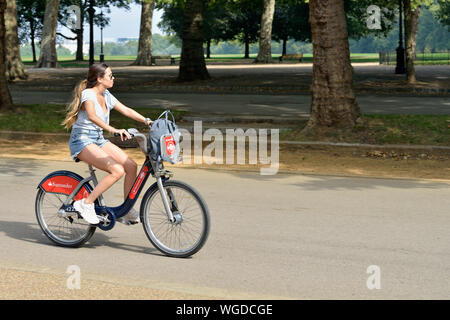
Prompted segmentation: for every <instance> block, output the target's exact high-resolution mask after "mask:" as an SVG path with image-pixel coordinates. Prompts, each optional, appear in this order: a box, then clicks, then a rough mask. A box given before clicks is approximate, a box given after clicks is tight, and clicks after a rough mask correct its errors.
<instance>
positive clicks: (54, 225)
mask: <svg viewBox="0 0 450 320" xmlns="http://www.w3.org/2000/svg"><path fill="white" fill-rule="evenodd" d="M128 132H129V133H130V134H131V135H132V137H134V138H136V140H137V142H138V144H139V147H140V149H141V151H142V152H143V153H144V154H145V156H146V158H145V162H144V164H143V166H142V168H141V170H140V172H139V174H138V176H137V178H136V180H135V182H134V184H133V187H132V188H131V190H130V192H129V194H128V196H127V198H126V200H125V201H124V202H123V203H122V204H121V205H120V206H117V207H108V206H106V204H105V200H104V198H103V196H100V197H99V198H98V199H97V200H96V201H95V211H96V213H97V217H98V218H99V220H100V223H99V224H97V225H91V224H89V223H88V222H86V221H85V220H84V219H83V218H82V217H81V215H80V214H79V213H78V212H77V211H76V210H75V208H74V207H73V203H74V202H75V201H76V200H80V199H83V198H86V197H87V196H88V195H89V193H91V192H92V190H93V187H92V185H91V182H92V183H93V185H94V187H95V186H96V185H97V184H98V181H97V177H96V175H95V170H94V169H93V167H92V165H89V171H90V176H89V177H86V178H83V177H81V176H80V175H78V174H76V173H74V172H71V171H55V172H52V173H50V174H49V175H47V176H46V177H45V178H44V179H42V181H41V182H40V183H39V186H38V192H37V196H36V203H35V210H36V217H37V220H38V223H39V226H40V227H41V229H42V231H43V232H44V234H45V235H46V236H47V237H48V238H49V239H50V240H51V241H53V242H54V243H56V244H58V245H61V246H65V247H79V246H81V245H83V244H84V243H85V242H87V241H88V240H89V239H90V238H91V237H92V236H93V234H94V232H95V230H96V229H97V228H98V229H101V230H103V231H108V230H111V229H112V228H113V227H114V225H115V223H116V221H117V219H118V218H120V217H123V216H124V215H126V214H127V213H128V212H129V211H130V209H131V208H132V207H133V206H134V204H135V203H136V201H137V199H138V197H139V195H140V193H141V191H142V189H143V188H144V185H145V183H146V181H147V179H148V177H149V176H150V175H152V176H153V177H154V178H155V179H156V182H155V183H153V184H152V185H151V186H150V187H149V188H148V189H147V191H146V192H145V194H144V196H143V198H142V201H141V206H140V220H141V222H142V225H143V227H144V232H145V234H146V235H147V237H148V239H149V240H150V242H151V243H152V244H153V245H154V246H155V247H156V248H157V249H158V250H159V251H161V252H162V253H164V254H166V255H168V256H172V257H188V256H191V255H193V254H195V253H196V252H198V251H199V250H200V249H201V248H202V247H203V245H204V244H205V242H206V239H207V238H208V234H209V228H210V218H209V211H208V207H207V205H206V203H205V201H204V200H203V198H202V197H201V195H200V194H199V193H198V191H196V190H195V189H194V188H193V187H191V186H190V185H188V184H187V183H184V182H181V181H176V180H169V179H170V178H171V177H173V173H172V172H170V171H168V170H165V169H164V164H163V162H162V161H160V160H158V161H157V160H154V159H152V157H151V156H150V150H149V144H148V140H147V136H146V135H144V134H142V133H140V132H139V131H138V130H136V129H134V128H132V129H128Z"/></svg>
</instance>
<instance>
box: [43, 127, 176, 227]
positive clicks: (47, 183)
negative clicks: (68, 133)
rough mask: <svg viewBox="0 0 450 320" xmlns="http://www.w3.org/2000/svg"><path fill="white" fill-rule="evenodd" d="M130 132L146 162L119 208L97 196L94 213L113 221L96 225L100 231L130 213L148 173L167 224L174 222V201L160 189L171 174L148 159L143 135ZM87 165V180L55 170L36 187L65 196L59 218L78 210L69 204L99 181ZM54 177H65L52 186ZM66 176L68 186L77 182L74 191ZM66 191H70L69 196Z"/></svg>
mask: <svg viewBox="0 0 450 320" xmlns="http://www.w3.org/2000/svg"><path fill="white" fill-rule="evenodd" d="M131 130H134V131H132V132H133V134H134V137H136V138H138V143H139V146H140V147H141V150H142V151H143V152H144V154H145V156H146V159H145V161H144V164H143V165H142V168H141V170H140V171H139V174H138V175H137V177H136V180H135V181H134V183H133V186H132V188H131V190H130V191H129V193H128V195H127V197H126V199H125V201H124V202H123V203H122V204H121V205H119V206H117V207H108V206H106V203H105V200H104V198H103V195H100V196H99V197H98V199H97V200H96V201H95V211H96V213H97V216H99V218H100V220H101V221H103V222H106V218H105V217H102V214H104V213H107V214H108V215H111V216H112V218H113V219H112V221H110V222H111V224H110V225H109V226H108V227H104V226H103V227H102V226H101V225H100V224H99V225H98V226H99V227H100V228H101V229H103V230H109V229H111V228H112V227H113V226H114V224H115V220H116V219H117V218H120V217H123V216H124V215H126V214H127V213H128V212H129V211H130V210H131V208H133V206H134V204H135V203H136V201H137V199H138V197H139V195H140V193H141V191H142V189H143V187H144V185H145V183H146V181H147V179H148V177H149V175H150V174H151V175H152V176H153V177H155V178H156V182H155V183H156V184H157V186H158V189H159V192H160V194H161V198H162V201H163V204H164V208H165V210H166V213H167V217H168V218H169V220H170V221H172V222H174V221H175V219H174V216H173V213H172V210H171V206H170V202H169V199H168V198H169V197H170V198H173V197H172V196H171V194H170V192H168V193H169V196H168V195H167V194H166V191H165V189H164V186H163V182H164V181H166V180H168V179H169V178H170V177H171V176H172V175H173V174H172V173H171V172H170V171H167V170H164V166H163V163H162V162H160V161H155V160H153V159H152V158H151V156H150V155H149V153H148V150H147V140H146V137H145V136H144V135H143V134H141V133H139V132H138V131H137V130H136V129H129V131H131ZM88 166H89V171H90V176H89V177H87V178H84V179H83V178H82V177H80V176H79V175H78V174H76V173H73V172H70V171H57V172H53V173H51V174H49V175H48V176H47V177H45V178H44V179H43V180H42V181H41V183H40V184H39V187H40V188H42V189H43V190H45V191H47V192H53V193H64V194H68V197H67V199H66V200H65V201H64V203H63V205H62V206H61V208H60V210H59V213H60V214H61V215H63V216H70V215H72V214H76V213H77V211H76V210H75V208H74V207H73V206H72V205H70V203H71V202H72V201H73V200H74V199H78V200H79V199H80V198H83V196H81V195H80V190H83V191H84V192H86V191H89V192H92V190H93V189H92V187H91V185H90V183H89V182H91V181H92V183H93V184H94V188H95V187H96V186H97V184H98V180H97V177H96V175H95V169H94V168H93V167H92V165H91V164H88ZM55 177H64V178H63V179H62V181H56V183H54V182H53V181H54V179H55ZM66 177H69V179H71V180H70V184H73V185H75V183H77V184H76V186H75V187H74V188H73V185H69V184H68V183H67V182H66V180H65V178H66ZM78 181H79V182H78ZM52 182H53V184H52ZM55 186H56V189H57V190H55V189H52V188H54V187H55ZM152 186H153V185H152ZM152 186H151V187H152ZM59 188H63V189H64V190H63V189H59ZM83 188H84V189H83ZM68 191H70V194H69V192H68ZM84 192H83V194H85V193H84ZM84 197H85V196H84ZM171 200H172V199H171ZM173 204H174V203H173Z"/></svg>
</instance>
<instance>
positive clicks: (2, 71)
mask: <svg viewBox="0 0 450 320" xmlns="http://www.w3.org/2000/svg"><path fill="white" fill-rule="evenodd" d="M5 10H6V0H0V110H5V109H10V108H11V107H12V98H11V94H10V92H9V88H8V82H7V80H6V68H5V55H6V53H5Z"/></svg>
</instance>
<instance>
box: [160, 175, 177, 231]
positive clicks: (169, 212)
mask: <svg viewBox="0 0 450 320" xmlns="http://www.w3.org/2000/svg"><path fill="white" fill-rule="evenodd" d="M156 183H157V184H158V189H159V193H160V195H161V198H162V201H163V204H164V209H166V213H167V216H168V218H169V220H170V222H175V218H174V216H173V213H172V210H171V209H170V203H169V199H168V196H167V193H166V189H164V185H163V181H162V179H161V177H158V178H156ZM172 198H173V196H172ZM172 201H175V199H172Z"/></svg>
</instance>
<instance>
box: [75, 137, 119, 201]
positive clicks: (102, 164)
mask: <svg viewBox="0 0 450 320" xmlns="http://www.w3.org/2000/svg"><path fill="white" fill-rule="evenodd" d="M78 158H79V159H80V160H82V161H84V162H86V163H89V164H92V165H93V166H94V167H96V168H98V169H100V170H103V171H106V172H109V175H107V176H106V177H104V178H103V179H102V180H101V181H100V182H99V183H98V185H97V186H96V187H95V188H94V190H93V191H92V193H91V194H90V195H89V196H88V197H87V198H86V199H85V200H84V202H85V203H86V204H89V203H93V202H94V201H95V199H97V198H98V197H99V196H100V195H101V194H102V193H103V192H105V191H106V190H108V189H109V188H110V187H111V186H112V185H113V184H114V183H115V182H117V181H118V180H119V179H120V178H122V177H123V175H124V174H125V169H124V168H123V166H122V165H121V164H119V163H117V161H115V160H114V159H113V158H112V157H111V156H109V155H108V154H107V153H106V152H105V151H103V150H102V149H100V148H99V147H98V146H97V145H95V144H90V145H88V146H86V147H85V148H84V149H83V150H82V151H81V152H80V154H79V155H78Z"/></svg>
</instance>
